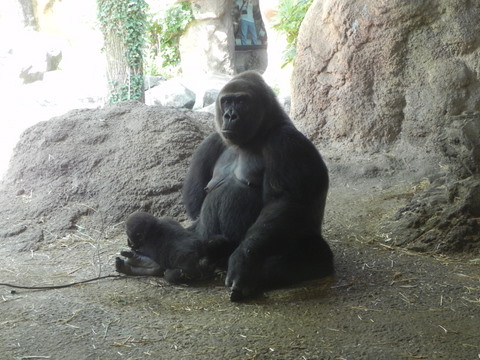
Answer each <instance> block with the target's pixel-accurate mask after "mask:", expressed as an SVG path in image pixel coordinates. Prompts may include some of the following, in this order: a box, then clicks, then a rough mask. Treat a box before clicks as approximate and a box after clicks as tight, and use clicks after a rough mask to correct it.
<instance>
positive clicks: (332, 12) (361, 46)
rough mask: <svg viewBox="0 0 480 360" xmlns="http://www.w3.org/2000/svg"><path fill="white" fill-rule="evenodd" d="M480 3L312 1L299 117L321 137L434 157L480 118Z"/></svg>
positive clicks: (300, 66) (296, 95) (303, 37)
mask: <svg viewBox="0 0 480 360" xmlns="http://www.w3.org/2000/svg"><path fill="white" fill-rule="evenodd" d="M479 19H480V3H479V2H477V1H467V2H455V1H450V0H430V1H416V0H409V1H405V0H393V1H380V0H367V1H364V2H362V3H361V4H359V3H358V2H345V1H342V0H330V1H321V0H316V1H314V2H313V4H312V6H311V8H310V9H309V11H308V13H307V15H306V17H305V20H304V22H303V23H302V26H301V29H300V35H299V39H298V56H297V59H296V66H295V71H294V79H293V94H292V101H293V109H292V111H293V116H294V117H295V118H296V119H297V122H298V123H299V124H300V125H301V127H302V128H303V129H305V130H306V132H307V133H308V134H309V135H310V136H313V137H317V138H321V139H328V140H330V141H332V140H333V141H339V142H342V143H344V144H350V145H353V146H365V145H367V146H368V145H372V146H373V147H377V146H378V145H383V144H392V143H395V142H397V141H404V142H407V143H409V144H412V145H418V146H422V147H424V146H428V147H430V148H431V150H432V149H436V148H435V144H434V143H435V141H436V136H438V135H439V134H441V133H443V132H444V129H445V127H448V126H450V125H451V123H452V122H453V121H454V120H452V118H453V117H455V116H457V115H460V114H462V113H464V112H468V111H480V79H479V75H478V74H479V73H480V21H479Z"/></svg>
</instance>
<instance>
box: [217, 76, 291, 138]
mask: <svg viewBox="0 0 480 360" xmlns="http://www.w3.org/2000/svg"><path fill="white" fill-rule="evenodd" d="M278 108H279V105H278V103H277V100H276V97H275V94H274V93H273V91H272V89H271V88H270V87H269V86H268V85H267V84H266V83H265V81H264V80H263V78H262V77H261V75H260V74H258V73H256V72H254V71H246V72H244V73H241V74H240V75H237V76H236V77H234V78H233V79H232V80H231V81H230V82H228V83H227V84H226V85H225V86H224V87H223V89H222V90H221V91H220V94H219V95H218V98H217V102H216V118H215V120H216V126H217V131H218V133H219V134H220V135H221V136H222V138H223V139H224V141H225V142H226V143H227V144H229V145H236V146H239V147H245V146H251V145H252V144H254V143H256V142H258V140H261V139H262V137H264V136H266V134H267V133H268V132H269V130H270V129H271V128H272V127H273V126H274V125H275V122H277V123H278V122H279V119H281V118H283V117H281V116H280V117H279V116H278V115H277V114H272V109H278ZM274 115H276V116H274Z"/></svg>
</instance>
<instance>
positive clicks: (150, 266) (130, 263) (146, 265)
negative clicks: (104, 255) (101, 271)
mask: <svg viewBox="0 0 480 360" xmlns="http://www.w3.org/2000/svg"><path fill="white" fill-rule="evenodd" d="M120 255H122V256H123V257H125V259H122V258H120V257H117V258H116V259H115V269H116V270H117V271H118V272H119V273H122V274H126V275H163V269H162V268H161V267H160V265H159V264H158V263H156V262H155V261H153V260H152V259H150V258H149V257H147V256H145V255H141V254H139V253H138V252H136V251H135V250H131V251H121V252H120Z"/></svg>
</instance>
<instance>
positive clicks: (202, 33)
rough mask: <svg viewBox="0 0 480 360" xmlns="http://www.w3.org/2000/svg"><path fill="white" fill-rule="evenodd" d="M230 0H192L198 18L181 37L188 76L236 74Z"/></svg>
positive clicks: (182, 63)
mask: <svg viewBox="0 0 480 360" xmlns="http://www.w3.org/2000/svg"><path fill="white" fill-rule="evenodd" d="M231 3H232V2H231V0H201V1H200V0H192V9H193V15H194V17H195V20H194V21H193V22H192V23H190V25H189V26H188V28H187V30H186V32H185V33H184V35H182V37H181V38H180V53H181V67H182V72H183V75H184V76H185V77H188V78H195V77H199V76H200V77H201V76H204V75H206V74H226V75H232V74H233V56H234V36H233V23H232V16H231V6H232V4H231Z"/></svg>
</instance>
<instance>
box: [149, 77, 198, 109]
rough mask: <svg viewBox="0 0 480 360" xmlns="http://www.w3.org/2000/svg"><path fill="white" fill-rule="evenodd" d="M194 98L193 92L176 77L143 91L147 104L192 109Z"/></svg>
mask: <svg viewBox="0 0 480 360" xmlns="http://www.w3.org/2000/svg"><path fill="white" fill-rule="evenodd" d="M195 98H196V96H195V93H194V92H193V91H192V90H190V89H188V88H187V87H186V86H185V85H183V84H182V82H181V81H179V80H177V79H170V80H167V81H164V82H162V83H160V84H159V85H158V86H155V87H153V88H151V89H149V90H147V91H146V92H145V103H146V104H147V105H162V106H168V107H175V108H186V109H192V108H193V105H194V104H195Z"/></svg>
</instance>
